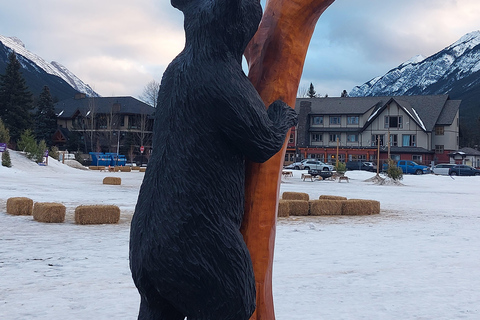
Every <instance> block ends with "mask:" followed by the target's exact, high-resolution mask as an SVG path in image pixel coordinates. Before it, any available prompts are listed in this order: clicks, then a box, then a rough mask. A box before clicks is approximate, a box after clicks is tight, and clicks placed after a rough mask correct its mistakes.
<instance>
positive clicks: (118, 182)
mask: <svg viewBox="0 0 480 320" xmlns="http://www.w3.org/2000/svg"><path fill="white" fill-rule="evenodd" d="M103 184H111V185H115V186H119V185H121V184H122V178H119V177H105V178H103Z"/></svg>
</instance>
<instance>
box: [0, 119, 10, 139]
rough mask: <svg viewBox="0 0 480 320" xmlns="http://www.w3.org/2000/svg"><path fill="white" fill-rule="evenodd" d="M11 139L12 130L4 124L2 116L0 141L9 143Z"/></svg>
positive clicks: (0, 120)
mask: <svg viewBox="0 0 480 320" xmlns="http://www.w3.org/2000/svg"><path fill="white" fill-rule="evenodd" d="M9 141H10V132H9V131H8V129H7V128H6V127H5V125H4V124H3V121H2V119H1V118H0V142H3V143H8V142H9Z"/></svg>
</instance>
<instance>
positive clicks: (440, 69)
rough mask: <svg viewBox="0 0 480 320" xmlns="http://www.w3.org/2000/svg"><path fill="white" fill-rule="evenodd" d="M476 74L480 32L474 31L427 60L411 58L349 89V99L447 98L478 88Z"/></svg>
mask: <svg viewBox="0 0 480 320" xmlns="http://www.w3.org/2000/svg"><path fill="white" fill-rule="evenodd" d="M479 71H480V31H474V32H471V33H468V34H466V35H464V36H463V37H462V38H460V39H459V40H458V41H456V42H455V43H453V44H452V45H450V46H448V47H446V48H445V49H443V50H441V51H439V52H438V53H436V54H434V55H432V56H430V57H427V58H424V57H422V56H421V55H418V56H415V57H413V58H411V59H410V60H408V61H406V62H404V63H402V64H400V65H399V66H398V67H396V68H394V69H392V70H390V71H389V72H387V73H386V74H385V75H383V76H381V77H377V78H374V79H372V80H370V81H368V82H366V83H364V84H363V85H361V86H357V87H355V88H353V89H352V91H351V92H350V93H349V95H350V96H353V97H354V96H381V95H414V94H448V93H451V91H452V90H453V88H455V90H454V91H458V92H461V91H465V90H468V89H470V88H472V87H473V86H476V85H479V84H480V72H479ZM477 72H479V74H476V73H477ZM460 86H461V87H460Z"/></svg>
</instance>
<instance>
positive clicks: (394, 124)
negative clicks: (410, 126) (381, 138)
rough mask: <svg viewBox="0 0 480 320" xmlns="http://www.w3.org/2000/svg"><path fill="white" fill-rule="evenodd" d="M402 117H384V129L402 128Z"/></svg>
mask: <svg viewBox="0 0 480 320" xmlns="http://www.w3.org/2000/svg"><path fill="white" fill-rule="evenodd" d="M402 121H403V117H402V116H385V125H384V127H385V128H400V129H401V128H403V122H402Z"/></svg>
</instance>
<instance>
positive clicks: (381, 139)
mask: <svg viewBox="0 0 480 320" xmlns="http://www.w3.org/2000/svg"><path fill="white" fill-rule="evenodd" d="M384 137H385V135H384V134H372V147H376V146H377V141H378V138H380V146H381V147H383V146H384Z"/></svg>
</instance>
